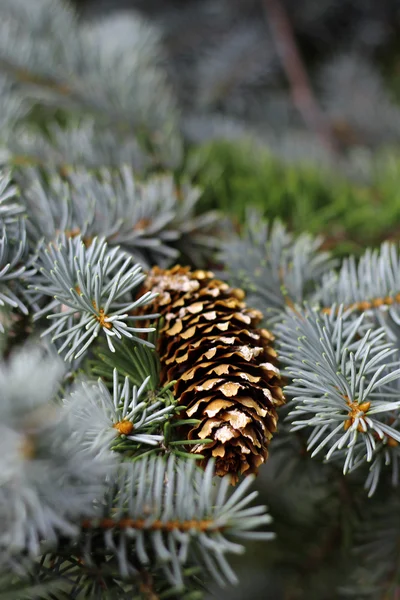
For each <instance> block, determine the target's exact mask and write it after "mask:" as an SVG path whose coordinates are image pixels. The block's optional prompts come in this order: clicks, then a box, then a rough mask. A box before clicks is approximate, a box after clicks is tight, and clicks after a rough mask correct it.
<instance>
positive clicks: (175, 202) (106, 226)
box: [22, 166, 218, 267]
mask: <svg viewBox="0 0 400 600" xmlns="http://www.w3.org/2000/svg"><path fill="white" fill-rule="evenodd" d="M22 178H23V181H24V180H25V181H26V185H25V186H24V187H26V188H27V190H26V193H25V197H26V203H27V209H28V214H29V217H30V225H29V226H30V233H31V235H32V237H33V238H34V239H40V238H41V237H42V236H44V237H45V238H46V239H48V240H52V239H54V237H55V236H56V235H57V234H58V233H59V232H60V231H67V232H68V231H69V232H71V234H72V233H73V234H74V235H77V234H78V233H80V234H81V236H82V238H83V239H86V240H90V239H92V238H93V237H95V236H103V237H105V238H106V240H107V242H108V244H109V245H116V244H118V245H121V246H122V248H123V249H124V250H126V251H127V252H129V253H130V254H132V255H133V256H135V258H136V260H138V261H140V262H141V263H142V264H143V265H144V266H146V267H150V266H152V265H154V264H159V265H164V266H167V265H168V264H170V263H171V262H172V261H173V260H176V259H177V258H178V256H179V250H180V249H181V248H182V249H183V250H184V251H185V254H186V255H187V256H188V257H189V258H190V259H191V260H192V261H193V262H195V261H196V262H199V258H198V255H199V252H202V253H203V254H205V255H207V254H208V255H210V254H211V253H212V252H213V250H214V248H215V247H216V245H217V223H218V215H217V214H216V213H215V212H212V211H210V212H208V213H205V214H203V215H201V216H196V209H197V203H198V199H199V196H200V193H199V190H198V189H196V188H194V187H192V186H190V185H189V184H185V183H183V184H181V185H179V186H178V185H177V184H176V183H175V182H174V179H173V177H172V176H168V175H162V176H153V177H150V178H149V179H148V180H147V181H140V180H138V178H137V177H136V176H135V175H134V172H133V170H132V168H131V167H127V166H122V167H120V168H119V169H118V170H110V169H102V170H101V171H100V172H99V173H90V172H87V171H83V170H82V169H66V170H65V172H64V176H56V175H54V174H53V173H50V174H49V173H47V172H45V174H44V176H43V175H42V174H41V172H39V171H38V170H37V169H30V170H29V171H28V172H26V171H25V172H24V173H23V175H22Z"/></svg>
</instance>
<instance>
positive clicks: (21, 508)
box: [0, 347, 114, 563]
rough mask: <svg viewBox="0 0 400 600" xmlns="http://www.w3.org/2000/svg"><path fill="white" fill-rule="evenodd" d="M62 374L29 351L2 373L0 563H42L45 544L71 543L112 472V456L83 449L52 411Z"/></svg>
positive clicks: (56, 363) (55, 363)
mask: <svg viewBox="0 0 400 600" xmlns="http://www.w3.org/2000/svg"><path fill="white" fill-rule="evenodd" d="M63 371H64V368H63V365H62V363H61V362H60V360H59V359H55V358H54V357H50V356H46V355H43V351H42V350H41V349H40V348H35V347H26V348H25V349H24V350H22V351H20V352H19V353H18V354H16V355H14V356H12V357H11V358H10V360H9V362H8V363H7V365H1V366H0V389H1V403H0V411H1V435H0V445H1V452H0V455H1V461H2V466H1V486H0V520H1V524H2V525H1V532H0V556H1V561H2V562H3V563H4V560H9V559H10V555H12V554H16V553H18V552H22V551H23V552H26V553H28V554H29V555H30V556H33V557H35V556H37V554H38V553H39V550H40V544H41V542H42V540H43V539H44V540H46V542H47V543H50V544H51V543H52V544H55V543H57V539H58V536H59V535H64V536H65V535H66V536H74V535H76V534H77V532H78V529H77V526H76V522H77V521H79V520H80V519H82V518H84V517H85V516H90V515H93V501H94V500H95V499H96V498H99V497H101V496H102V494H103V493H104V483H105V477H106V476H107V475H108V474H109V473H110V472H112V469H113V465H114V460H113V457H112V454H111V452H109V453H106V452H103V453H102V455H101V456H100V457H97V455H96V452H94V451H93V450H92V449H90V448H87V447H85V446H84V445H83V444H82V443H80V441H79V439H77V437H76V434H75V426H74V425H75V424H74V423H71V422H67V420H66V419H63V418H62V412H60V409H58V408H57V406H56V405H55V404H54V395H55V393H56V391H57V388H58V387H59V385H60V382H61V377H62V374H63Z"/></svg>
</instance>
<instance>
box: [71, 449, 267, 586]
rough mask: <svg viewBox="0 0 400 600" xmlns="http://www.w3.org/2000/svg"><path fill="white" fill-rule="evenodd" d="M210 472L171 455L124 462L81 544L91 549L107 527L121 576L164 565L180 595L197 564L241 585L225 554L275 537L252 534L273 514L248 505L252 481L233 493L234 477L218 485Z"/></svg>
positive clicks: (107, 541) (218, 579)
mask: <svg viewBox="0 0 400 600" xmlns="http://www.w3.org/2000/svg"><path fill="white" fill-rule="evenodd" d="M213 471H214V465H213V463H212V462H210V463H209V464H208V466H207V468H206V470H205V471H203V470H202V469H199V468H198V467H197V466H196V465H195V461H191V460H189V461H188V460H180V459H176V458H175V457H174V456H171V457H170V458H169V459H168V461H166V460H165V459H164V458H161V457H155V458H154V457H150V458H146V457H145V458H143V459H141V460H139V461H136V462H133V463H124V464H123V465H121V468H120V470H119V472H118V475H117V477H116V478H115V481H114V487H111V486H110V490H109V493H108V494H107V499H106V502H105V503H104V505H103V506H102V507H100V509H99V513H98V515H97V517H96V518H94V519H93V520H91V521H88V522H87V523H86V529H87V531H88V533H87V534H86V535H85V534H84V533H83V538H82V544H84V547H85V548H86V549H87V551H88V552H89V551H90V550H91V549H92V544H93V543H94V540H95V539H96V540H98V536H99V533H101V531H102V528H103V529H104V532H103V537H104V546H105V548H106V551H108V552H110V551H111V552H112V553H113V554H115V555H116V557H117V559H118V564H119V569H120V572H121V574H122V575H123V576H125V577H127V578H128V577H132V576H134V575H137V574H138V568H140V567H141V566H142V567H143V568H153V569H154V568H156V567H157V566H159V567H161V568H162V570H163V572H164V576H165V578H166V580H167V581H168V582H169V583H170V585H172V586H174V587H175V589H176V591H177V592H179V591H182V589H183V586H184V577H183V571H184V567H185V565H186V564H187V563H189V564H191V560H192V559H194V561H195V564H200V565H201V566H202V568H203V569H204V570H205V572H206V573H207V574H208V575H209V576H210V577H211V578H212V579H213V580H215V581H216V582H217V583H219V584H220V585H222V586H224V585H226V583H235V582H237V578H236V575H235V573H234V571H233V569H232V567H231V566H230V565H229V563H228V561H227V559H226V557H225V555H226V554H228V553H233V554H240V553H241V552H242V551H243V546H242V545H241V544H240V543H238V541H240V540H243V539H264V540H265V539H271V538H272V537H273V534H272V533H271V532H268V531H265V532H260V531H258V532H255V531H253V530H254V529H255V528H256V527H259V526H260V525H268V524H270V523H271V517H270V516H269V514H268V513H267V512H266V507H265V506H249V505H250V504H251V503H252V501H253V500H254V498H255V497H256V496H257V492H255V491H254V492H251V493H247V490H248V488H249V486H250V485H251V483H252V479H253V478H252V477H251V476H250V477H247V478H246V479H245V480H244V481H243V482H242V483H241V484H240V485H239V486H238V487H237V488H236V489H235V491H234V492H233V494H231V495H230V496H229V495H228V490H229V488H230V480H229V477H225V478H223V479H220V480H218V481H217V482H215V480H214V477H213ZM149 507H151V512H150V513H149ZM110 514H112V521H113V526H111V525H112V524H111V523H110V522H109V521H107V517H108V516H109V515H110ZM103 519H106V521H103ZM97 543H98V542H97ZM132 551H133V556H134V557H135V559H134V562H132V560H131V556H132Z"/></svg>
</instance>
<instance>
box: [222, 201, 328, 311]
mask: <svg viewBox="0 0 400 600" xmlns="http://www.w3.org/2000/svg"><path fill="white" fill-rule="evenodd" d="M321 244H322V239H320V238H313V237H311V236H310V235H308V234H302V235H300V236H299V237H298V238H294V236H293V235H292V234H291V233H289V231H288V230H287V229H286V228H285V226H284V225H283V224H282V223H280V222H279V221H276V222H275V223H273V224H269V223H268V222H266V221H265V219H264V218H263V217H262V216H261V215H260V214H258V213H257V212H256V211H254V212H251V213H249V215H248V221H247V224H246V228H245V231H244V235H243V236H242V237H240V236H237V237H236V239H233V240H229V241H228V242H226V243H224V244H223V247H222V252H221V254H220V259H221V262H222V263H223V264H224V267H225V269H226V270H227V273H228V277H229V280H230V281H231V282H232V283H233V284H234V285H238V286H241V287H243V288H244V289H245V290H246V291H247V292H248V302H249V304H253V305H255V306H257V307H258V308H260V309H261V310H262V311H263V312H264V313H265V315H266V317H267V318H269V319H271V320H272V321H273V320H276V319H277V318H279V315H280V314H281V311H282V310H284V308H285V306H287V305H288V304H289V305H292V304H297V303H301V302H302V301H303V300H305V299H306V298H307V295H308V294H309V292H310V289H311V290H312V289H313V286H315V285H316V283H317V282H318V281H319V280H320V279H321V277H322V276H323V274H324V273H325V272H327V271H328V270H329V269H331V268H332V267H333V265H334V264H335V261H333V260H332V258H331V257H330V255H329V254H328V253H327V252H321V251H320V246H321Z"/></svg>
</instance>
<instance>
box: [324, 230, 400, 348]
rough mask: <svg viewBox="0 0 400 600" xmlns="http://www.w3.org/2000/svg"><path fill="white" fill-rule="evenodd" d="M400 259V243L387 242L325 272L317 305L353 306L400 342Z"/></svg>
mask: <svg viewBox="0 0 400 600" xmlns="http://www.w3.org/2000/svg"><path fill="white" fill-rule="evenodd" d="M399 294H400V256H399V247H398V244H395V243H391V242H384V243H383V244H382V245H381V247H380V248H378V249H367V250H366V251H365V253H364V254H363V255H362V256H361V258H360V259H359V260H358V261H357V260H356V259H355V258H354V257H353V256H350V257H349V258H345V259H344V260H343V263H342V265H341V267H340V269H339V270H338V271H331V272H329V273H326V274H325V275H324V277H323V278H322V281H321V285H320V287H319V288H318V289H317V291H316V294H315V298H314V300H315V302H317V303H319V304H320V305H322V306H323V307H327V308H329V307H330V306H331V305H332V303H333V302H337V303H340V304H344V305H345V306H348V307H353V308H355V309H356V310H359V311H362V312H364V313H365V314H366V316H367V317H368V319H369V320H370V321H371V323H372V324H373V323H374V322H375V323H376V322H377V323H378V324H379V325H382V326H384V327H385V328H386V331H387V333H388V335H389V336H390V338H391V339H392V340H393V341H398V339H399V333H398V331H399V326H400V312H399V300H400V295H399Z"/></svg>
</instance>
